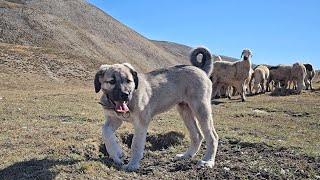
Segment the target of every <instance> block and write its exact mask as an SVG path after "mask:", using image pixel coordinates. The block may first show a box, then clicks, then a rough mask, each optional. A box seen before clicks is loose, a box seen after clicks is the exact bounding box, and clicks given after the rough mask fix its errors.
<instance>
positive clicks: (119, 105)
mask: <svg viewBox="0 0 320 180" xmlns="http://www.w3.org/2000/svg"><path fill="white" fill-rule="evenodd" d="M114 103H115V106H116V107H115V111H116V112H119V113H126V112H128V111H129V108H128V105H127V104H128V102H127V101H115V102H114Z"/></svg>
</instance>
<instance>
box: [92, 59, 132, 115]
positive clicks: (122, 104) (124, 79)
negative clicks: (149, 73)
mask: <svg viewBox="0 0 320 180" xmlns="http://www.w3.org/2000/svg"><path fill="white" fill-rule="evenodd" d="M94 85H95V91H96V93H98V92H99V91H100V90H102V91H103V93H104V94H105V95H106V97H108V99H109V100H110V101H111V102H112V103H113V104H114V106H115V110H116V111H117V112H127V111H129V108H128V106H127V104H128V102H129V101H130V100H131V99H132V94H133V92H134V90H135V89H137V88H138V74H137V72H136V71H135V70H134V69H133V68H132V66H131V65H130V64H127V63H124V64H115V65H103V66H101V68H100V70H99V71H98V72H97V73H96V76H95V80H94Z"/></svg>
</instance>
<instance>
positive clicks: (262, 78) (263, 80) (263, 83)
mask: <svg viewBox="0 0 320 180" xmlns="http://www.w3.org/2000/svg"><path fill="white" fill-rule="evenodd" d="M268 79H269V69H268V67H267V66H264V65H259V66H257V67H256V68H255V69H254V72H253V74H252V77H251V79H250V83H249V90H250V94H252V87H251V86H252V82H254V86H253V89H254V90H255V93H259V92H262V93H265V92H266V90H267V89H268V88H267V81H268Z"/></svg>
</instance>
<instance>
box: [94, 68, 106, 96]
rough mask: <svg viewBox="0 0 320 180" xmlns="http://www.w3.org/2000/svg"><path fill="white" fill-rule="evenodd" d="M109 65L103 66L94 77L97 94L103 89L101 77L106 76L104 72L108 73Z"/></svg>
mask: <svg viewBox="0 0 320 180" xmlns="http://www.w3.org/2000/svg"><path fill="white" fill-rule="evenodd" d="M108 67H109V66H108V65H106V64H105V65H101V66H100V68H99V70H98V72H97V73H96V75H95V77H94V89H95V91H96V93H98V92H99V91H100V89H101V83H100V81H99V78H100V76H102V75H103V74H104V72H105V71H106V69H107V68H108Z"/></svg>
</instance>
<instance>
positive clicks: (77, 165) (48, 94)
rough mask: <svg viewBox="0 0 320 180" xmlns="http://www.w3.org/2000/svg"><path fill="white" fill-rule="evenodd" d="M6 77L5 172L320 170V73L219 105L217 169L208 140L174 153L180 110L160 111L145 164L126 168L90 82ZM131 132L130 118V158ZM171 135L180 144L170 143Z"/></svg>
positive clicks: (22, 175) (0, 96)
mask: <svg viewBox="0 0 320 180" xmlns="http://www.w3.org/2000/svg"><path fill="white" fill-rule="evenodd" d="M21 71H22V72H23V69H21ZM43 73H45V72H43ZM0 79H1V81H0V92H1V93H0V148H1V151H0V162H1V164H0V179H34V178H41V179H48V178H57V179H67V178H72V179H74V178H76V179H87V178H89V179H94V178H98V179H99V178H102V179H104V178H106V179H110V178H115V179H121V178H138V179H154V178H157V179H185V178H194V179H196V178H217V179H221V178H225V179H234V178H245V179H246V178H251V179H252V178H254V179H255V178H259V179H261V178H265V179H278V178H289V179H305V178H310V179H315V178H319V175H320V174H319V172H320V171H319V170H320V167H319V163H320V158H319V157H320V151H319V150H320V147H319V141H320V138H319V128H320V122H319V117H320V113H319V112H320V111H319V110H320V109H319V108H320V104H319V102H320V88H319V87H320V84H319V80H316V81H315V82H318V83H316V85H315V86H316V90H315V91H304V92H303V93H302V95H292V96H284V97H273V96H270V95H268V94H266V95H258V96H252V97H248V101H247V102H244V103H241V102H240V99H237V97H235V98H234V100H227V99H223V100H219V101H220V103H219V104H218V105H213V106H212V109H213V117H214V124H215V127H216V129H217V131H218V134H219V136H220V140H219V148H218V154H217V159H216V166H215V167H214V168H213V169H197V166H196V163H197V161H196V160H197V159H198V158H200V155H202V153H203V150H204V149H203V148H204V146H203V147H202V149H201V151H200V152H199V155H198V156H197V157H195V158H194V159H191V160H183V161H174V160H173V157H174V156H175V154H177V153H180V152H182V151H184V150H185V149H186V148H187V147H188V143H189V138H188V134H187V130H186V128H185V127H184V125H183V123H182V121H181V119H180V117H179V116H178V113H177V112H176V110H175V109H172V110H171V111H169V112H166V113H163V114H161V115H158V116H156V117H155V118H154V119H153V122H152V123H151V126H150V128H149V134H148V142H147V147H146V152H145V157H144V159H143V160H142V166H141V169H140V170H139V171H138V172H133V173H126V172H124V171H121V170H120V169H119V168H118V167H116V166H115V165H114V164H113V163H112V160H111V159H110V158H109V157H108V155H107V154H106V152H105V149H104V147H103V142H102V139H101V126H102V125H103V123H104V119H103V118H104V115H103V111H102V109H101V107H100V105H99V104H98V103H97V102H98V99H99V94H95V93H94V89H93V87H92V85H91V84H88V83H80V82H82V81H78V82H76V81H73V82H70V81H66V82H56V81H52V80H50V79H46V78H44V77H43V76H41V75H33V74H32V75H30V74H28V72H23V73H19V76H12V75H10V74H9V73H3V72H1V73H0ZM171 131H173V132H176V133H169V132H171ZM132 132H133V130H132V126H131V125H130V124H128V123H124V124H123V126H122V127H121V128H120V129H119V131H118V132H117V136H118V137H119V141H120V142H121V143H122V147H123V149H124V150H125V152H126V160H125V161H126V162H127V160H128V158H129V157H130V154H129V151H130V150H129V144H130V143H129V142H130V140H131V138H132V135H131V134H132ZM179 133H181V134H182V135H183V136H184V138H182V137H181V136H179ZM166 135H167V136H166ZM164 137H167V138H164ZM168 137H171V138H169V139H171V141H172V144H175V145H170V144H169V145H165V143H166V142H168V141H169V139H168Z"/></svg>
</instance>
